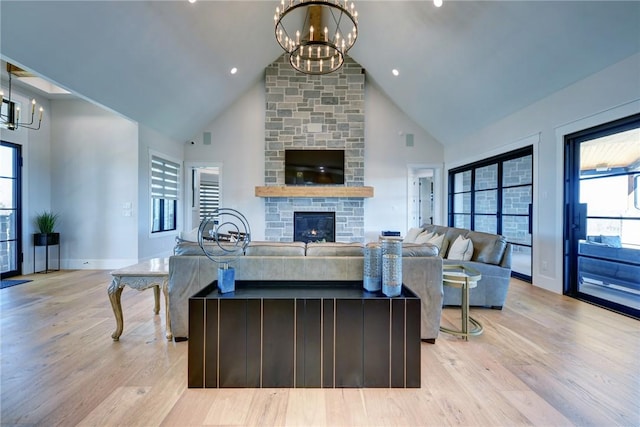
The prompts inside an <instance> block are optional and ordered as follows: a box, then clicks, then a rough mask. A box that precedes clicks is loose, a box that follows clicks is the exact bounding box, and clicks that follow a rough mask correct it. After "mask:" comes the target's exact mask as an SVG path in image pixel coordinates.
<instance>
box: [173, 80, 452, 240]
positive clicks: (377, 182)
mask: <svg viewBox="0 0 640 427" xmlns="http://www.w3.org/2000/svg"><path fill="white" fill-rule="evenodd" d="M264 114H265V99H264V82H258V83H256V84H255V85H254V86H253V87H252V88H251V89H250V90H249V91H247V93H245V94H244V95H243V96H242V97H241V98H240V99H238V101H237V102H236V103H234V104H233V105H232V106H231V107H230V108H229V109H227V111H226V112H225V113H224V114H223V115H221V116H220V117H219V118H217V119H216V120H214V121H213V122H211V124H210V125H209V126H207V127H206V128H205V129H203V132H211V139H212V145H203V143H202V142H203V137H202V133H199V134H197V135H195V136H194V137H193V138H192V140H193V141H194V143H195V144H194V145H191V144H190V143H186V144H185V161H186V162H205V163H206V162H211V163H218V162H219V163H221V164H222V165H223V166H222V183H221V188H222V204H221V206H224V207H230V208H234V209H238V210H239V211H240V212H242V213H244V214H245V215H246V216H247V219H248V220H249V224H250V225H251V231H252V234H253V239H254V240H262V239H264V229H265V216H264V202H263V200H262V199H261V198H258V197H255V196H254V194H255V186H261V185H264V149H265V147H264ZM400 131H402V132H404V134H406V133H413V134H414V146H413V147H406V146H405V136H404V135H398V132H400ZM443 162H444V149H443V147H442V145H441V144H440V143H439V142H438V141H436V140H435V139H434V138H433V137H432V136H431V135H429V134H428V133H427V132H425V131H424V130H423V129H422V128H420V126H418V125H416V124H415V122H413V121H412V120H411V119H409V118H408V117H407V116H406V115H405V114H404V113H403V112H402V111H400V110H399V109H398V107H396V105H395V104H394V103H393V102H391V101H390V100H389V98H388V97H387V96H386V95H384V94H383V93H381V92H380V90H379V89H377V88H376V87H374V86H373V85H372V84H371V83H367V84H366V89H365V185H370V186H373V187H375V188H374V193H375V197H373V198H371V199H366V201H365V240H367V241H369V240H377V236H379V235H380V231H381V230H388V229H394V230H400V231H403V232H404V231H406V230H407V228H408V225H407V217H408V215H407V179H408V170H407V166H408V165H409V164H412V163H425V164H427V163H428V164H442V163H443Z"/></svg>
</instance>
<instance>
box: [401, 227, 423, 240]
mask: <svg viewBox="0 0 640 427" xmlns="http://www.w3.org/2000/svg"><path fill="white" fill-rule="evenodd" d="M420 233H422V228H418V227H412V228H410V229H409V231H407V235H406V236H404V240H403V241H404V242H406V243H415V241H416V237H418V235H419V234H420Z"/></svg>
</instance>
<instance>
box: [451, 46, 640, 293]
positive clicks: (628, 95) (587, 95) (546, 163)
mask: <svg viewBox="0 0 640 427" xmlns="http://www.w3.org/2000/svg"><path fill="white" fill-rule="evenodd" d="M638 76H640V54H636V55H634V56H631V57H629V58H627V59H625V60H623V61H621V62H619V63H617V64H615V65H613V66H611V67H609V68H607V69H605V70H603V71H601V72H599V73H596V74H594V75H592V76H590V77H588V78H586V79H584V80H582V81H580V82H577V83H575V84H573V85H571V86H569V87H567V88H565V89H563V90H561V91H558V92H556V93H555V94H553V95H551V96H549V97H547V98H545V99H542V100H541V101H539V102H536V103H535V104H532V105H530V106H529V107H527V108H524V109H523V110H521V111H518V112H517V113H515V114H512V115H511V116H509V117H506V118H504V119H502V120H500V121H498V122H496V123H494V124H493V125H491V126H488V127H486V128H485V129H483V130H481V131H479V132H477V133H475V134H473V135H470V136H469V137H467V138H466V139H465V140H463V141H461V142H460V143H459V144H456V145H452V146H447V147H446V149H445V161H446V169H450V168H452V167H455V166H460V165H462V164H466V163H470V162H473V161H476V160H480V159H483V158H486V157H490V156H491V155H495V154H499V153H502V152H506V151H509V150H511V149H513V148H515V147H517V146H521V145H523V143H524V142H526V141H529V140H531V138H533V139H534V140H538V139H539V143H537V144H535V147H536V149H537V154H534V212H533V214H534V219H533V245H534V257H533V283H534V284H535V285H536V286H540V287H543V288H545V289H549V290H551V291H554V292H557V293H561V292H562V288H563V278H562V275H563V255H562V250H563V235H562V227H563V197H564V196H563V168H564V166H563V157H564V153H563V137H564V135H566V134H568V133H571V132H575V131H577V130H581V129H585V128H588V127H591V126H596V125H598V124H602V123H606V122H608V121H611V120H615V119H617V118H621V117H625V116H627V115H630V114H633V113H634V112H638V111H640V106H639V104H640V101H639V100H640V78H639V77H638ZM531 135H534V137H531ZM460 153H465V155H461V154H460ZM543 266H544V268H543Z"/></svg>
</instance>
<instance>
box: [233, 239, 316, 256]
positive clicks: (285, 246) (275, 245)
mask: <svg viewBox="0 0 640 427" xmlns="http://www.w3.org/2000/svg"><path fill="white" fill-rule="evenodd" d="M305 249H306V244H305V243H304V242H250V243H249V246H247V249H246V250H245V254H246V255H251V256H304V252H305Z"/></svg>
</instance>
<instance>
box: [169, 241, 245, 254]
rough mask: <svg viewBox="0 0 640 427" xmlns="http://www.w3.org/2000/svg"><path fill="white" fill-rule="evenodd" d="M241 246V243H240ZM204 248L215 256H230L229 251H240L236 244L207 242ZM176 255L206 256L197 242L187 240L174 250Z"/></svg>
mask: <svg viewBox="0 0 640 427" xmlns="http://www.w3.org/2000/svg"><path fill="white" fill-rule="evenodd" d="M239 245H240V243H239ZM204 247H205V248H206V249H207V252H209V253H210V254H212V255H214V256H224V255H228V254H229V251H232V252H235V251H236V250H238V249H239V248H238V246H236V244H235V243H220V245H218V244H217V243H210V242H205V244H204ZM173 254H174V255H204V253H203V252H202V248H201V247H200V245H199V244H198V243H197V242H189V241H186V240H183V241H180V242H179V243H178V244H177V245H176V246H175V247H174V248H173Z"/></svg>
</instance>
